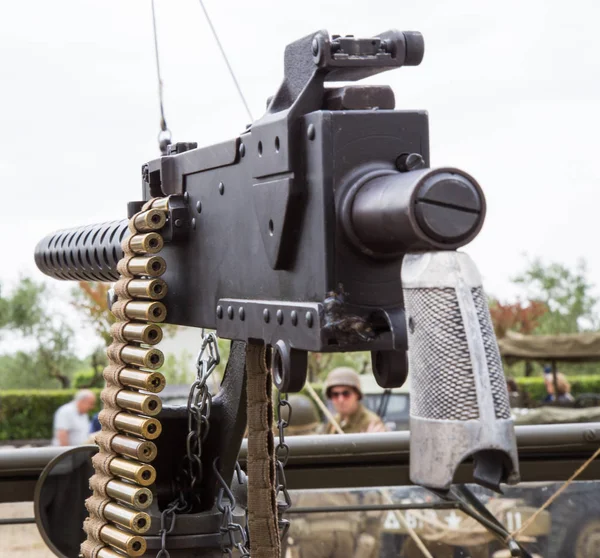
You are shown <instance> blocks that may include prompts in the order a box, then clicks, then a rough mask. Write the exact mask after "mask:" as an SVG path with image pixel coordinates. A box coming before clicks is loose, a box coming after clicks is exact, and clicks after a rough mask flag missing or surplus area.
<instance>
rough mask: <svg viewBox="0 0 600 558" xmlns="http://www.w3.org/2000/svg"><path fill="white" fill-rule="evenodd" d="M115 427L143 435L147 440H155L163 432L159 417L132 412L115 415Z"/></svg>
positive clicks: (135, 434)
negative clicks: (133, 413) (142, 415)
mask: <svg viewBox="0 0 600 558" xmlns="http://www.w3.org/2000/svg"><path fill="white" fill-rule="evenodd" d="M115 427H116V428H117V430H120V431H122V432H125V433H127V434H133V435H134V436H142V437H144V438H146V439H147V440H155V439H156V438H158V437H159V436H160V433H161V432H162V426H161V424H160V421H158V420H157V419H155V418H150V417H141V416H138V415H132V414H130V413H119V414H118V415H117V416H116V417H115Z"/></svg>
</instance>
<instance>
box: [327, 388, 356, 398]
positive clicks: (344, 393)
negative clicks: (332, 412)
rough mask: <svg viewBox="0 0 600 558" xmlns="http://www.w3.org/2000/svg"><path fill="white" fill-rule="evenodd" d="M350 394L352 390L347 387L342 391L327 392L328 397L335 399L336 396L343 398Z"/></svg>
mask: <svg viewBox="0 0 600 558" xmlns="http://www.w3.org/2000/svg"><path fill="white" fill-rule="evenodd" d="M351 395H352V391H351V390H349V389H344V390H342V391H331V392H330V393H329V398H330V399H337V398H338V397H343V398H344V399H346V398H348V397H350V396H351Z"/></svg>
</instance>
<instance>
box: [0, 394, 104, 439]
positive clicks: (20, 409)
mask: <svg viewBox="0 0 600 558" xmlns="http://www.w3.org/2000/svg"><path fill="white" fill-rule="evenodd" d="M92 391H94V392H95V393H96V395H97V396H98V403H97V405H96V409H94V410H93V411H92V413H91V414H93V413H96V412H98V411H99V410H100V397H99V395H100V390H99V389H95V390H92ZM76 392H77V390H74V389H63V390H6V391H0V440H36V439H45V440H48V439H51V438H52V421H53V419H54V413H55V411H56V409H58V408H59V407H60V406H61V405H64V404H65V403H68V402H69V401H71V400H72V399H73V396H74V395H75V393H76Z"/></svg>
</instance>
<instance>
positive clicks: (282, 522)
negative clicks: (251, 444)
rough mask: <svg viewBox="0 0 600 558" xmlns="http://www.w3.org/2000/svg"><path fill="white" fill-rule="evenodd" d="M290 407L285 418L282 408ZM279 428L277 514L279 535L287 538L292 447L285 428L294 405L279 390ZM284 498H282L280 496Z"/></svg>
mask: <svg viewBox="0 0 600 558" xmlns="http://www.w3.org/2000/svg"><path fill="white" fill-rule="evenodd" d="M284 407H287V408H288V417H287V420H284V419H283V416H282V410H283V408H284ZM277 417H278V418H277V429H278V430H279V443H278V444H277V448H275V453H276V458H277V463H276V481H275V482H276V483H277V491H276V498H277V515H278V517H279V521H278V526H279V535H280V537H281V540H282V541H283V540H285V537H286V535H287V532H288V530H289V528H290V522H289V520H287V519H283V514H284V513H285V512H286V511H287V510H289V509H290V508H291V507H292V499H291V497H290V494H289V492H288V489H287V481H286V479H285V472H284V467H285V466H286V465H287V462H288V459H289V456H290V447H289V446H288V445H287V444H286V443H285V429H286V428H287V426H288V425H289V423H290V422H291V420H292V406H291V405H290V402H289V401H288V400H287V394H285V395H284V396H282V394H281V392H280V391H279V390H278V391H277ZM280 495H281V496H282V497H283V498H280V497H279V496H280Z"/></svg>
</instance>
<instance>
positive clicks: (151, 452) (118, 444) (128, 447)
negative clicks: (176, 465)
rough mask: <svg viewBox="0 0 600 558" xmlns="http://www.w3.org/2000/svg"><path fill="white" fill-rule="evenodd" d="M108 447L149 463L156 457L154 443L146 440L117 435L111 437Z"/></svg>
mask: <svg viewBox="0 0 600 558" xmlns="http://www.w3.org/2000/svg"><path fill="white" fill-rule="evenodd" d="M110 447H111V449H112V450H113V451H114V452H115V453H119V454H121V455H124V456H125V457H131V458H132V459H137V460H138V461H141V462H142V463H150V462H151V461H154V460H155V459H156V454H157V449H156V444H154V443H153V442H149V441H148V440H140V439H138V438H129V437H127V436H120V435H117V436H115V437H114V438H113V439H112V441H111V443H110Z"/></svg>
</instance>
